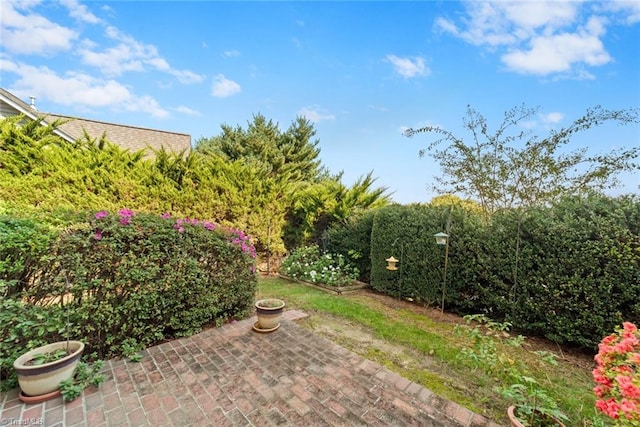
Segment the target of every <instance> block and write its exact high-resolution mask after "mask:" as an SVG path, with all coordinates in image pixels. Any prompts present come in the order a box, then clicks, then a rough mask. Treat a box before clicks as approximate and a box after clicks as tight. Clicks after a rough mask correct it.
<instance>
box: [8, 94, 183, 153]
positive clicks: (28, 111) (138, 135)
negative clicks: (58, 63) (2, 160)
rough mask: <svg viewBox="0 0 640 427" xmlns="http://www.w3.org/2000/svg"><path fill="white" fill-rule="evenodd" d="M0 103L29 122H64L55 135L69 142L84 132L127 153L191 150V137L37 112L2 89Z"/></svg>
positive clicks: (80, 136)
mask: <svg viewBox="0 0 640 427" xmlns="http://www.w3.org/2000/svg"><path fill="white" fill-rule="evenodd" d="M0 101H2V102H4V103H6V104H7V105H9V106H10V107H11V108H12V109H13V110H15V111H16V114H24V115H25V116H27V117H29V118H30V119H38V118H42V117H44V120H43V122H44V124H45V125H48V124H50V123H52V122H53V121H55V120H56V119H62V120H63V121H64V123H62V124H61V125H60V126H59V127H58V129H56V134H58V135H59V136H61V137H62V138H64V139H65V140H67V141H71V142H73V141H76V140H78V139H82V138H84V132H85V131H86V132H87V134H88V135H89V136H90V137H91V138H95V139H98V138H100V137H102V135H103V134H104V135H106V139H107V140H108V141H109V142H111V143H113V144H116V145H118V146H120V147H122V148H124V149H126V150H131V151H138V150H142V149H147V148H149V147H151V148H153V149H160V147H164V148H165V149H166V150H167V151H172V152H174V153H180V152H182V151H185V150H186V152H188V151H189V150H190V149H191V136H190V135H188V134H184V133H177V132H169V131H163V130H157V129H147V128H142V127H137V126H129V125H122V124H116V123H108V122H102V121H98V120H91V119H85V118H80V117H71V116H63V115H59V114H52V113H40V112H38V111H37V110H35V109H34V108H32V106H30V105H29V104H27V103H26V102H24V101H22V100H21V99H20V98H18V97H17V96H15V95H13V94H12V93H11V92H9V91H7V90H5V89H3V88H0Z"/></svg>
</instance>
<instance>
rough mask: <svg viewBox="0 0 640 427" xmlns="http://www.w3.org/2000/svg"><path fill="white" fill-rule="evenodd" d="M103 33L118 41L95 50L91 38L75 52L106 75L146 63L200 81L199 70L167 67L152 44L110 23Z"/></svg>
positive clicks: (141, 68) (138, 68)
mask: <svg viewBox="0 0 640 427" xmlns="http://www.w3.org/2000/svg"><path fill="white" fill-rule="evenodd" d="M105 33H106V35H107V37H108V38H110V39H112V40H115V41H116V42H119V43H118V44H117V45H115V46H113V47H110V48H106V49H104V50H103V51H102V52H99V51H97V49H96V45H95V43H93V42H89V43H82V45H81V47H80V48H79V49H78V53H79V55H80V57H81V58H82V61H83V63H85V64H87V65H90V66H93V67H96V68H99V69H100V71H101V72H103V73H104V74H105V75H107V76H109V77H115V76H119V75H122V74H123V73H125V72H130V71H135V72H141V71H145V70H146V69H147V68H149V67H150V68H152V69H155V70H157V71H161V72H164V73H167V74H170V75H172V76H174V77H176V78H177V79H178V81H179V82H180V83H183V84H191V83H200V82H202V81H203V80H204V76H202V75H200V74H197V73H194V72H192V71H189V70H176V69H174V68H173V67H171V65H170V64H169V63H168V62H167V61H166V60H165V59H164V58H163V57H161V56H160V54H159V53H158V49H157V48H156V47H155V46H154V45H151V44H144V43H141V42H139V41H137V40H136V39H134V38H133V37H131V36H129V35H127V34H124V33H122V32H121V31H120V30H118V29H117V28H115V27H113V26H108V27H107V28H106V29H105Z"/></svg>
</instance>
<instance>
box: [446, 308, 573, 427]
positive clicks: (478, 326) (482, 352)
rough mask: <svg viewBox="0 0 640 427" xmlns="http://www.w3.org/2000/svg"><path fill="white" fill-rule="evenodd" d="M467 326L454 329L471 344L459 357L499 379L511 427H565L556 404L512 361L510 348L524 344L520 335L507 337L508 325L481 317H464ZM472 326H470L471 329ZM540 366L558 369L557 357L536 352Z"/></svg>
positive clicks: (522, 364) (523, 366) (525, 370)
mask: <svg viewBox="0 0 640 427" xmlns="http://www.w3.org/2000/svg"><path fill="white" fill-rule="evenodd" d="M464 319H465V320H466V321H467V325H458V326H456V329H455V331H456V333H457V334H459V335H466V336H467V338H469V339H470V340H471V342H472V345H471V346H470V347H466V348H463V349H462V351H461V353H460V357H461V359H462V360H463V361H464V362H465V363H468V364H469V365H470V366H471V367H473V368H475V369H478V370H479V371H482V372H484V373H486V374H488V375H490V377H491V378H498V379H499V380H500V381H501V382H502V384H504V385H503V386H502V387H500V388H498V387H497V388H496V389H495V390H496V392H498V393H499V394H500V395H501V396H502V397H503V398H505V399H506V400H507V401H509V402H510V406H509V407H508V408H507V416H508V417H509V421H510V422H511V425H512V426H513V427H547V426H560V427H564V424H563V423H564V422H567V421H568V418H567V416H566V415H565V414H564V413H563V412H562V411H561V410H560V408H559V407H558V404H557V403H556V401H555V400H554V399H553V398H552V397H551V396H549V395H548V394H547V392H546V390H545V389H544V388H543V387H542V386H541V385H540V384H539V383H538V382H537V381H536V380H535V378H533V377H532V376H531V375H530V374H529V369H528V367H527V366H526V364H524V363H520V362H519V361H518V360H514V359H513V358H512V356H511V355H510V352H509V350H508V349H509V348H510V347H521V346H522V343H523V342H524V340H525V337H523V336H522V335H518V336H512V335H511V334H509V329H510V328H511V323H509V322H496V321H493V320H491V319H489V318H488V317H487V316H485V315H483V314H474V315H467V316H464ZM472 324H473V326H472ZM535 354H536V355H537V356H538V357H539V358H540V361H541V362H544V363H548V364H551V365H557V363H558V362H557V360H556V356H555V354H553V353H550V352H548V351H536V352H535Z"/></svg>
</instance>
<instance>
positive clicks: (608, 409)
mask: <svg viewBox="0 0 640 427" xmlns="http://www.w3.org/2000/svg"><path fill="white" fill-rule="evenodd" d="M596 408H598V409H599V410H600V411H602V412H604V413H605V414H607V415H608V416H609V417H611V418H613V419H614V420H617V419H618V418H619V417H620V414H619V413H618V412H620V405H618V404H617V403H616V402H615V400H614V399H613V398H611V399H608V400H598V401H597V402H596Z"/></svg>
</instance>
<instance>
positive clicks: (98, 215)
mask: <svg viewBox="0 0 640 427" xmlns="http://www.w3.org/2000/svg"><path fill="white" fill-rule="evenodd" d="M107 215H109V212H107V211H100V212H96V213H95V214H94V215H93V217H94V218H95V219H102V218H104V217H105V216H107Z"/></svg>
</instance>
